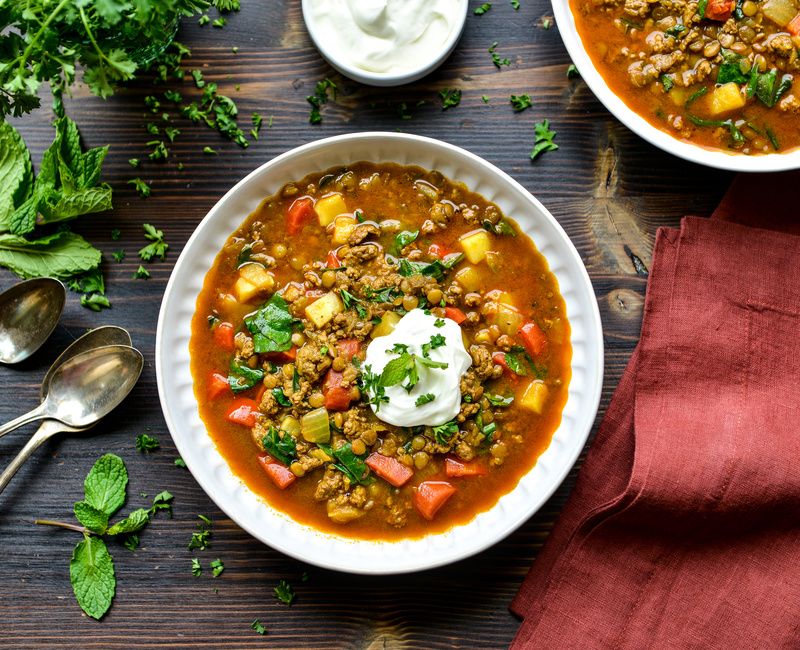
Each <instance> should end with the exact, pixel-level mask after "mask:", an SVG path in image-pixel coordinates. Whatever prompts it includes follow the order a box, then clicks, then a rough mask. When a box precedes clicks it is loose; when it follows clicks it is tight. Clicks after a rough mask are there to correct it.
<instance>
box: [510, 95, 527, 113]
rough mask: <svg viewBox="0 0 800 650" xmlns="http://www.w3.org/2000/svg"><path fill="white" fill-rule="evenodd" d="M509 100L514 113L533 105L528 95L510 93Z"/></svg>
mask: <svg viewBox="0 0 800 650" xmlns="http://www.w3.org/2000/svg"><path fill="white" fill-rule="evenodd" d="M509 101H510V103H511V107H512V108H513V109H514V112H515V113H521V112H522V111H524V110H525V109H526V108H530V107H531V106H533V101H532V100H531V96H530V95H511V98H510V100H509Z"/></svg>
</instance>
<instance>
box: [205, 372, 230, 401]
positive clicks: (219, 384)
mask: <svg viewBox="0 0 800 650" xmlns="http://www.w3.org/2000/svg"><path fill="white" fill-rule="evenodd" d="M230 390H231V387H230V384H228V378H227V377H226V376H225V375H221V374H220V373H218V372H212V373H211V374H210V375H209V376H208V381H207V382H206V391H207V394H208V399H210V400H214V399H217V398H218V397H221V396H222V395H225V394H227V393H229V392H230Z"/></svg>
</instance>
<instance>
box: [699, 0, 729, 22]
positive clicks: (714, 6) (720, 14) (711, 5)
mask: <svg viewBox="0 0 800 650" xmlns="http://www.w3.org/2000/svg"><path fill="white" fill-rule="evenodd" d="M734 9H736V0H708V4H707V5H706V14H705V16H704V18H708V19H709V20H718V21H721V22H724V21H726V20H728V18H730V17H731V14H732V13H733V10H734Z"/></svg>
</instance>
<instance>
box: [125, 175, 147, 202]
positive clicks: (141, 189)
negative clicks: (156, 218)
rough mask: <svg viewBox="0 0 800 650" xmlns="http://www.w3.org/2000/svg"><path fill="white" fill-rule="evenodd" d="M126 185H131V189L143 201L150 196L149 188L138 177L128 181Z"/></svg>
mask: <svg viewBox="0 0 800 650" xmlns="http://www.w3.org/2000/svg"><path fill="white" fill-rule="evenodd" d="M128 185H133V188H134V189H135V190H136V192H137V193H138V194H139V196H141V197H142V198H143V199H146V198H147V197H148V196H150V186H149V185H148V184H147V183H145V182H144V181H143V180H142V179H141V178H139V177H138V176H137V177H136V178H132V179H131V180H129V181H128Z"/></svg>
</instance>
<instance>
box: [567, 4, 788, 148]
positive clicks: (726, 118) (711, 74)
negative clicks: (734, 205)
mask: <svg viewBox="0 0 800 650" xmlns="http://www.w3.org/2000/svg"><path fill="white" fill-rule="evenodd" d="M570 6H571V9H572V14H573V16H574V17H575V23H576V27H577V29H578V33H579V34H580V37H581V40H582V41H583V45H584V48H585V49H586V51H587V53H588V54H589V56H590V58H591V59H592V61H593V63H594V64H595V67H596V68H597V69H598V71H599V72H600V74H601V75H602V77H603V79H604V80H605V82H606V83H607V84H608V86H609V88H610V89H611V90H612V91H614V93H616V94H617V95H618V96H619V97H620V98H621V99H622V100H623V101H624V102H625V103H626V104H627V105H628V106H629V108H631V109H632V110H633V111H635V112H636V113H638V114H639V115H641V116H642V117H644V118H645V119H646V120H647V121H648V122H650V123H651V124H653V125H654V126H656V127H658V128H660V129H662V130H664V131H666V132H668V133H670V134H671V135H673V136H675V137H676V138H678V139H680V140H684V141H687V142H691V143H693V144H697V145H700V146H703V147H707V148H711V149H721V150H724V151H728V152H731V153H741V154H748V155H754V154H765V153H774V152H787V151H790V150H792V149H795V148H797V147H798V146H800V83H799V82H798V80H797V79H796V78H797V76H798V73H800V56H799V53H800V3H798V0H763V1H762V0H697V1H696V0H570Z"/></svg>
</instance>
